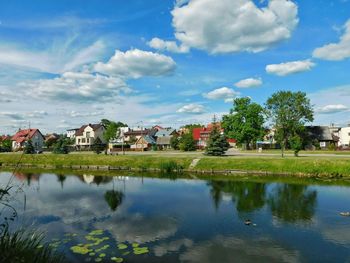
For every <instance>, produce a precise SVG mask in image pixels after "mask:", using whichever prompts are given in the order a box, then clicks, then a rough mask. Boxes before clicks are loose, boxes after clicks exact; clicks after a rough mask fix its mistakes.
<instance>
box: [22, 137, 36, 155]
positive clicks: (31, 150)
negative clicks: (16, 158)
mask: <svg viewBox="0 0 350 263" xmlns="http://www.w3.org/2000/svg"><path fill="white" fill-rule="evenodd" d="M24 153H25V154H34V153H35V149H34V146H33V143H32V140H28V141H27V142H26V143H25V145H24Z"/></svg>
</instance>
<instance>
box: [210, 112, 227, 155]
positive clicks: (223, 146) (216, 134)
mask: <svg viewBox="0 0 350 263" xmlns="http://www.w3.org/2000/svg"><path fill="white" fill-rule="evenodd" d="M218 126H219V125H218V123H217V121H216V117H215V116H214V119H213V128H212V130H211V132H210V135H209V140H208V142H207V147H206V148H205V154H207V155H213V156H221V155H223V154H224V153H225V152H226V151H227V149H228V147H229V143H228V142H227V139H226V136H225V135H223V134H221V131H220V129H219V127H218Z"/></svg>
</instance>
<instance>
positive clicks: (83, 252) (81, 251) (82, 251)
mask: <svg viewBox="0 0 350 263" xmlns="http://www.w3.org/2000/svg"><path fill="white" fill-rule="evenodd" d="M70 249H71V250H72V251H73V253H76V254H81V255H86V254H87V253H90V252H92V250H91V249H89V248H87V247H84V246H72V247H71V248H70Z"/></svg>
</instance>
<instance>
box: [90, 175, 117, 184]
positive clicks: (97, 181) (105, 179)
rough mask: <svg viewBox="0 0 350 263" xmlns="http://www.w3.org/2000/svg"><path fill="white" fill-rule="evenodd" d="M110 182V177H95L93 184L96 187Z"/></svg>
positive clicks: (111, 178)
mask: <svg viewBox="0 0 350 263" xmlns="http://www.w3.org/2000/svg"><path fill="white" fill-rule="evenodd" d="M112 180H113V177H112V176H95V177H94V181H93V182H94V183H95V184H97V185H100V184H107V183H109V182H110V181H112Z"/></svg>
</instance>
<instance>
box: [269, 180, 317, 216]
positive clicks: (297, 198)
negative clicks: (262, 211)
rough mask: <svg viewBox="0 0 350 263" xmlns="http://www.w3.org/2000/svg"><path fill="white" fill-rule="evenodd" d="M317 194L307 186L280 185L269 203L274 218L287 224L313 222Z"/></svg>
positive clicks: (273, 192) (270, 197)
mask: <svg viewBox="0 0 350 263" xmlns="http://www.w3.org/2000/svg"><path fill="white" fill-rule="evenodd" d="M316 201H317V192H316V191H315V190H310V189H308V186H305V185H292V184H283V185H278V186H276V188H275V189H274V190H273V191H272V193H271V195H270V196H269V199H268V203H269V205H270V208H271V212H272V214H273V215H274V216H276V217H278V218H279V219H281V220H283V221H287V222H296V221H298V220H311V218H312V217H313V215H314V212H315V205H316Z"/></svg>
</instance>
